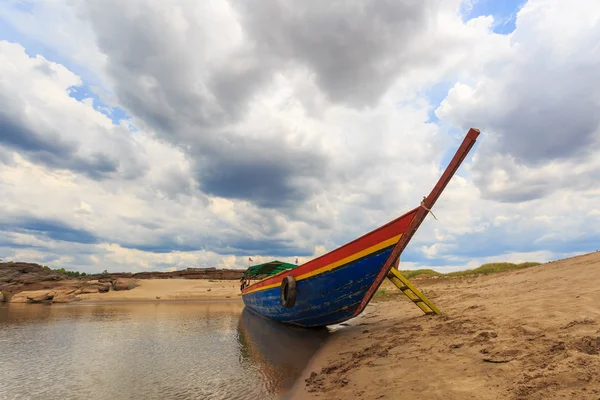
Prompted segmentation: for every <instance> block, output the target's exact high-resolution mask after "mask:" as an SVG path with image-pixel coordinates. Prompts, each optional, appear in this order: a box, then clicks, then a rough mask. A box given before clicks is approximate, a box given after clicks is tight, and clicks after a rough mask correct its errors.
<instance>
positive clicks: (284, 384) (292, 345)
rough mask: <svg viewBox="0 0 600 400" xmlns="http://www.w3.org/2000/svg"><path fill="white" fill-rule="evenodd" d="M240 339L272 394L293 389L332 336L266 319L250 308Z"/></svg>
mask: <svg viewBox="0 0 600 400" xmlns="http://www.w3.org/2000/svg"><path fill="white" fill-rule="evenodd" d="M239 331H240V334H239V336H238V338H239V341H240V344H241V348H240V354H241V356H242V358H243V359H244V360H248V361H250V362H251V363H252V364H253V365H256V366H258V367H259V372H260V374H261V375H262V376H263V381H264V382H266V383H267V384H268V385H269V386H268V387H267V389H268V391H269V392H271V393H277V392H280V391H281V389H283V390H286V389H290V388H291V387H292V385H293V383H294V381H295V380H296V379H297V378H298V377H299V376H300V374H301V373H302V370H303V369H304V367H305V366H306V365H307V364H308V361H309V360H310V358H311V357H312V356H313V354H314V353H315V352H316V351H317V350H318V349H319V347H320V346H321V344H322V343H323V341H324V340H325V338H326V337H327V335H328V331H327V329H325V328H323V329H304V328H298V327H294V326H289V325H283V324H280V323H277V322H274V321H271V320H268V319H265V318H262V317H260V316H258V315H256V314H254V313H253V312H251V311H249V310H248V309H247V308H245V309H244V311H243V312H242V316H241V317H240V323H239Z"/></svg>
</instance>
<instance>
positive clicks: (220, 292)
mask: <svg viewBox="0 0 600 400" xmlns="http://www.w3.org/2000/svg"><path fill="white" fill-rule="evenodd" d="M135 282H136V284H137V285H138V286H137V287H135V288H134V289H131V290H126V291H112V290H111V291H110V292H107V293H91V294H82V295H80V296H79V297H80V298H81V301H84V302H102V301H110V302H114V301H119V302H125V301H169V300H178V301H182V300H226V299H241V298H242V296H241V295H240V285H239V282H236V281H232V280H201V279H194V280H188V279H139V280H136V281H135Z"/></svg>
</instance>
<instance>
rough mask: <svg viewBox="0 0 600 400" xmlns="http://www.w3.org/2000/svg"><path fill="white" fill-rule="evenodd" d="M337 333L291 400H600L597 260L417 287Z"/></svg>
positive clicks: (584, 259)
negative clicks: (438, 312)
mask: <svg viewBox="0 0 600 400" xmlns="http://www.w3.org/2000/svg"><path fill="white" fill-rule="evenodd" d="M413 282H414V283H415V284H416V285H417V286H418V287H419V288H421V289H422V290H423V292H424V293H425V294H426V295H427V296H429V298H430V299H431V300H433V301H434V302H435V303H436V305H437V306H438V307H440V308H441V309H442V311H443V312H444V315H442V316H424V315H423V314H422V313H421V311H420V310H419V309H418V308H417V307H415V306H414V305H413V304H412V303H410V302H409V301H408V300H407V299H406V298H405V297H404V296H396V297H393V298H392V299H391V300H387V301H378V302H374V303H372V305H371V306H369V307H368V308H367V310H366V311H365V313H364V314H363V316H362V317H359V318H357V319H355V320H353V321H352V323H351V326H349V327H345V328H343V329H340V330H338V331H337V332H335V333H334V334H333V335H332V337H331V339H330V340H329V341H328V343H327V344H326V345H325V346H324V347H323V348H322V349H321V350H320V352H319V353H317V355H316V356H315V358H313V360H312V361H311V363H310V364H309V366H308V368H307V369H306V370H305V372H304V377H303V379H301V380H300V381H299V382H298V383H297V385H296V387H295V388H294V389H293V390H292V392H291V393H290V394H289V397H291V398H295V399H327V400H334V399H349V398H358V399H400V398H409V399H540V400H541V399H559V398H560V399H565V398H566V399H594V400H597V399H600V355H599V352H600V311H599V306H600V253H592V254H588V255H584V256H579V257H575V258H571V259H567V260H562V261H557V262H552V263H548V264H544V265H541V266H538V267H533V268H529V269H525V270H520V271H512V272H504V273H499V274H493V275H486V276H478V277H468V278H466V277H463V278H452V279H451V278H443V279H428V280H414V281H413Z"/></svg>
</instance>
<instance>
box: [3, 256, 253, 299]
mask: <svg viewBox="0 0 600 400" xmlns="http://www.w3.org/2000/svg"><path fill="white" fill-rule="evenodd" d="M243 273H244V272H243V271H241V270H223V269H221V270H220V269H216V268H188V269H187V270H183V271H173V272H140V273H136V274H134V273H113V274H97V275H88V276H86V277H81V278H78V279H72V278H69V277H68V276H66V275H63V274H60V273H58V272H56V271H53V270H51V269H49V268H48V267H43V266H41V265H38V264H33V263H23V262H10V263H0V302H1V301H5V302H6V301H9V302H11V303H67V302H70V301H75V300H78V299H79V298H78V297H77V296H78V295H81V294H89V293H106V292H108V291H110V290H131V289H133V288H135V287H136V286H138V285H137V283H136V280H138V279H215V280H239V279H240V278H241V277H242V275H243Z"/></svg>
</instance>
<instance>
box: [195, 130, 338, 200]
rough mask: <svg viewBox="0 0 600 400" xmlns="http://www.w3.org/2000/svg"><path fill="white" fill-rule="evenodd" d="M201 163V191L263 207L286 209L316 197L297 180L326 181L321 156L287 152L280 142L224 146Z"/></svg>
mask: <svg viewBox="0 0 600 400" xmlns="http://www.w3.org/2000/svg"><path fill="white" fill-rule="evenodd" d="M213 149H214V150H213V152H212V153H211V154H210V156H208V157H207V159H206V160H205V161H204V162H199V163H198V168H197V172H196V173H197V175H198V178H199V181H200V187H201V189H202V190H203V191H204V192H206V193H208V194H211V195H216V196H221V197H226V198H235V199H246V200H249V201H251V202H253V203H255V204H257V205H258V206H260V207H266V208H282V207H286V206H287V205H290V204H295V203H300V202H302V201H304V200H306V199H307V198H308V197H310V196H311V195H312V194H313V193H312V192H311V191H310V189H309V188H307V187H301V186H300V185H298V184H297V182H294V181H293V179H296V178H302V177H314V176H319V175H320V176H321V177H322V178H325V177H326V173H325V172H326V169H327V167H326V160H325V159H324V158H322V157H320V156H319V155H318V154H312V153H310V152H307V151H298V150H295V149H291V148H286V147H285V145H284V144H282V143H280V142H279V141H259V140H252V141H248V140H244V139H241V138H240V139H238V141H236V142H234V143H227V142H226V141H222V142H221V146H218V147H215V148H213Z"/></svg>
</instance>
